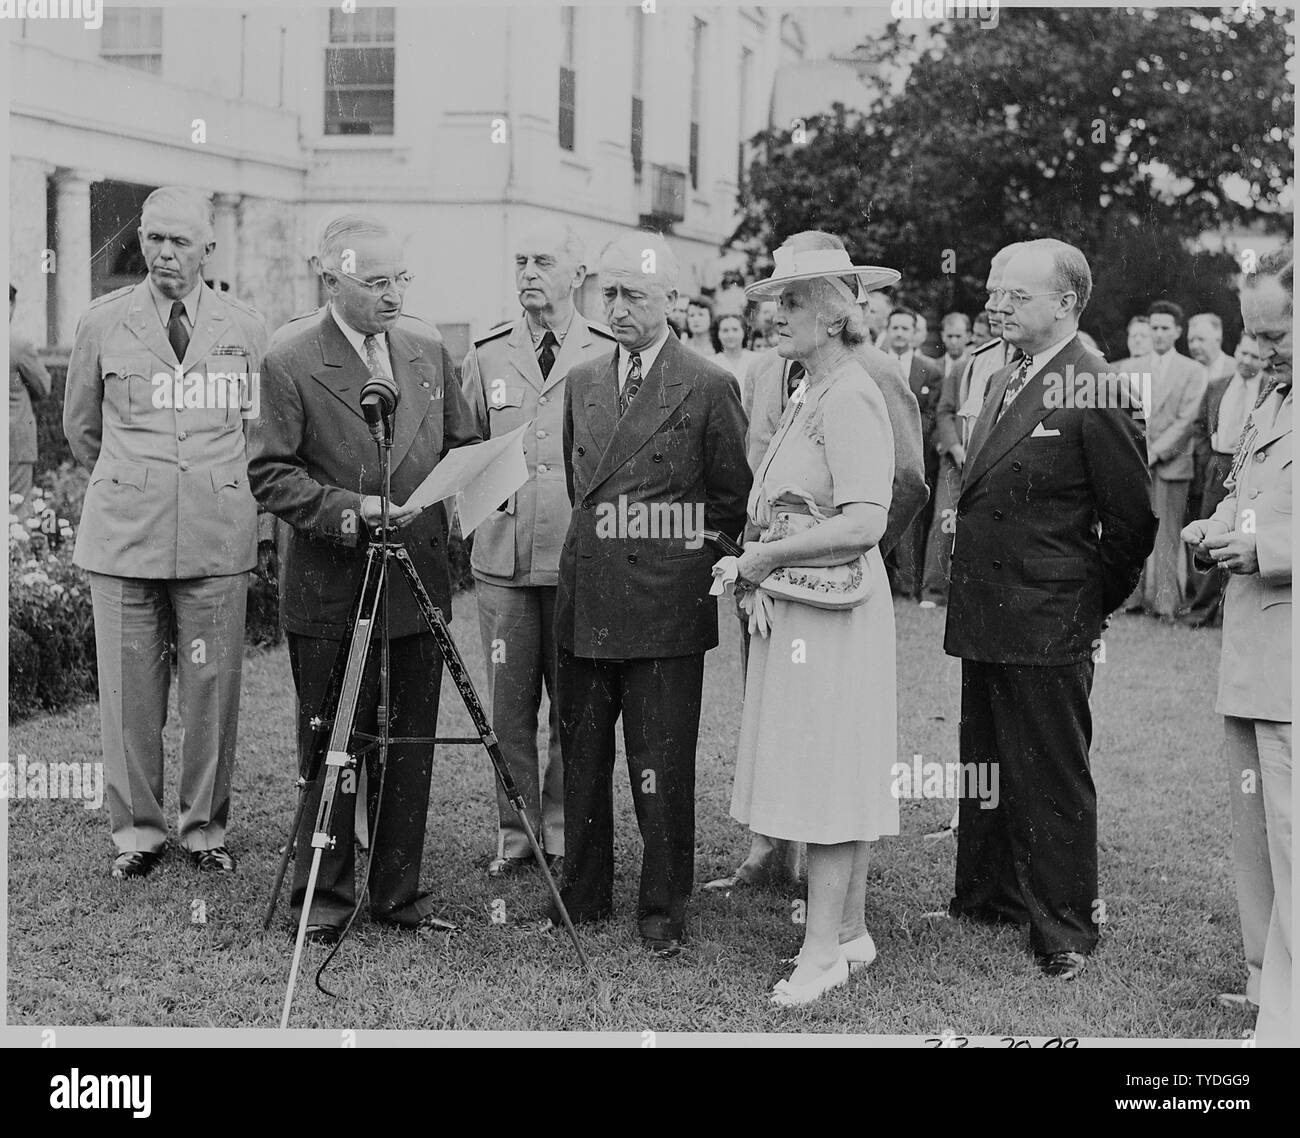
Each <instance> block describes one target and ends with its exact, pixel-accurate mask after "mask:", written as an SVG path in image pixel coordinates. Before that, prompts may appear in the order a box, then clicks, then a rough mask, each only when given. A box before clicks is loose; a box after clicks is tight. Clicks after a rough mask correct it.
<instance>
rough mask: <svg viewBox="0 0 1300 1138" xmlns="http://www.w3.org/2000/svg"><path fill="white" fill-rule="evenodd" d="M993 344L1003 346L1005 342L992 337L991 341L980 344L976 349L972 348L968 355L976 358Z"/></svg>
mask: <svg viewBox="0 0 1300 1138" xmlns="http://www.w3.org/2000/svg"><path fill="white" fill-rule="evenodd" d="M994 344H998V345H1005V344H1006V341H1005V340H1004V339H1002V337H1001V336H994V337H993V339H991V340H989V341H988V342H987V343H983V344H981V345H980V346H979V347H978V348H972V349H971V353H970V354H971V355H972V356H978V355H979V354H980V352H987V351H988V350H989V349H990V348H991V347H993V345H994Z"/></svg>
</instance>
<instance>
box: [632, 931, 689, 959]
mask: <svg viewBox="0 0 1300 1138" xmlns="http://www.w3.org/2000/svg"><path fill="white" fill-rule="evenodd" d="M641 943H642V945H644V946H645V950H646V951H647V952H648V953H649V954H650V955H651V956H652V957H654V958H655V959H656V960H672V959H673V958H674V957H676V956H680V955H681V952H682V942H681V941H680V940H677V939H675V938H666V939H665V938H660V937H649V936H645V937H642V938H641Z"/></svg>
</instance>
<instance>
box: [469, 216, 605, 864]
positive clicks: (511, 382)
mask: <svg viewBox="0 0 1300 1138" xmlns="http://www.w3.org/2000/svg"><path fill="white" fill-rule="evenodd" d="M586 275H587V266H586V254H585V252H584V250H583V246H582V242H581V240H580V239H579V237H578V235H577V234H576V233H575V232H574V231H573V230H572V229H571V228H569V227H568V226H567V225H562V224H558V223H553V224H549V225H546V226H543V227H539V228H538V229H536V230H535V231H534V232H533V233H532V234H530V235H527V236H525V237H524V239H523V240H521V241H520V242H519V243H518V245H517V246H516V251H515V287H516V289H517V290H518V292H519V303H520V305H521V306H522V308H523V314H522V315H521V316H520V317H519V319H518V320H515V321H513V322H511V323H507V324H503V325H501V326H499V327H497V328H494V329H492V331H490V332H489V333H488V334H487V335H486V336H484V337H483V338H482V339H481V340H476V341H475V343H474V347H473V348H472V349H471V351H470V353H469V354H468V355H467V356H466V357H465V362H464V365H463V366H462V368H461V374H462V376H463V377H464V379H463V390H464V395H465V402H466V403H468V404H469V408H470V411H471V413H472V414H473V417H474V423H475V426H477V428H478V430H479V432H480V434H482V436H483V437H484V438H485V439H486V438H490V437H491V436H492V435H500V434H503V433H505V432H509V431H512V430H514V429H515V428H516V427H518V426H519V425H520V424H522V423H526V422H528V421H529V420H532V426H531V427H530V428H529V429H528V430H527V431H526V432H525V434H524V457H525V460H526V461H527V463H528V481H527V482H526V483H524V485H523V486H521V487H520V488H519V490H518V491H517V492H516V493H514V494H511V495H510V497H509V498H508V499H506V501H504V502H503V503H502V504H501V509H499V510H498V511H497V512H496V513H494V514H493V515H492V516H491V517H489V518H488V519H487V520H486V521H485V522H483V523H482V524H481V525H480V526H479V527H478V529H477V530H476V531H475V533H474V546H473V550H472V551H471V554H470V568H471V570H472V571H473V573H474V591H475V594H476V596H477V599H478V617H479V630H480V632H481V633H482V636H483V655H484V657H485V658H486V659H487V661H488V707H489V714H490V715H491V718H492V726H493V729H494V730H495V731H496V733H497V738H498V739H499V740H500V741H501V750H502V752H503V753H504V755H505V758H506V762H507V763H508V764H509V766H510V773H511V774H512V775H513V776H514V781H515V785H516V786H517V787H518V788H519V791H520V793H521V794H522V795H523V798H524V802H525V804H526V806H527V809H528V821H529V824H530V825H531V826H532V827H533V830H534V831H535V832H536V834H537V836H538V840H539V842H540V843H541V845H542V847H543V848H544V849H545V851H546V860H547V862H548V863H549V864H551V865H552V866H553V867H554V866H555V863H556V862H557V861H558V860H559V859H560V858H561V857H563V856H564V773H563V766H562V763H561V759H560V729H559V719H558V711H557V709H556V702H555V660H556V655H555V630H554V624H555V589H556V583H557V581H558V579H559V568H560V547H561V546H562V545H563V544H564V535H565V533H566V532H567V530H568V527H569V517H570V514H571V513H572V508H571V506H570V504H569V494H568V490H567V488H566V486H565V480H564V450H563V441H564V440H563V434H564V387H565V383H564V381H565V379H566V377H567V376H568V374H569V369H570V368H571V367H573V366H574V365H575V364H578V363H581V362H583V361H584V360H591V359H595V358H596V357H597V356H600V355H603V354H607V353H609V352H611V351H613V349H614V347H615V346H616V344H617V341H615V339H614V337H613V336H612V335H611V334H610V332H609V330H608V329H607V328H605V327H603V326H602V325H599V324H592V323H589V322H588V321H587V320H585V319H584V318H583V317H582V315H581V314H580V313H579V312H578V311H577V309H576V308H575V307H574V302H573V298H574V293H575V292H577V290H578V289H579V288H581V287H582V282H583V280H584V279H585V278H586ZM543 683H545V685H546V692H547V697H548V699H549V701H550V717H549V736H548V746H547V751H546V753H545V754H544V755H541V756H539V754H538V747H537V715H538V709H539V706H540V703H541V695H542V684H543ZM497 812H498V822H499V829H498V831H497V851H496V856H495V857H494V858H493V859H492V861H491V863H490V864H489V865H488V875H489V876H491V877H500V876H503V875H505V874H509V873H513V872H516V871H518V870H520V869H522V868H524V867H525V866H527V865H529V864H530V863H531V862H532V855H531V852H530V850H529V846H528V838H527V836H526V834H525V833H524V829H523V827H522V826H521V825H520V822H519V819H518V817H517V816H516V814H515V811H514V808H513V807H512V806H511V805H510V802H509V800H508V799H507V798H506V797H505V794H504V793H503V792H502V790H501V787H500V785H498V786H497Z"/></svg>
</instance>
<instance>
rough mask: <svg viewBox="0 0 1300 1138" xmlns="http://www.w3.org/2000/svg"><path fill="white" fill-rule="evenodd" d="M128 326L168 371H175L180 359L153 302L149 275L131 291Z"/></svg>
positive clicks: (127, 310)
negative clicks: (173, 349) (173, 348)
mask: <svg viewBox="0 0 1300 1138" xmlns="http://www.w3.org/2000/svg"><path fill="white" fill-rule="evenodd" d="M126 326H127V327H128V328H130V329H131V331H132V332H133V333H134V334H135V336H136V338H137V339H138V340H139V341H140V342H141V343H142V344H143V345H144V346H145V347H146V348H148V349H149V351H151V352H152V353H153V354H154V355H155V356H156V357H157V358H158V359H159V360H161V361H162V362H163V364H164V365H165V366H166V367H167V370H168V371H171V372H175V370H176V366H177V364H178V363H179V362H180V361H179V360H178V359H177V358H176V353H175V352H173V351H172V345H171V341H170V340H168V339H167V329H166V328H164V327H163V325H162V321H161V320H159V319H158V309H157V308H156V307H155V305H154V302H153V293H152V292H150V291H149V280H148V278H147V277H146V278H145V279H144V280H142V281H141V282H140V283H139V284H138V285H136V286H135V289H134V291H133V292H132V293H131V303H130V304H128V305H127V309H126ZM191 342H192V341H191Z"/></svg>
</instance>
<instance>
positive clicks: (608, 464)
mask: <svg viewBox="0 0 1300 1138" xmlns="http://www.w3.org/2000/svg"><path fill="white" fill-rule="evenodd" d="M685 351H686V349H685V348H683V347H681V346H680V344H679V343H678V342H677V340H676V339H675V338H674V337H673V335H672V334H671V333H669V336H668V339H667V341H666V342H665V343H664V346H663V347H662V348H661V349H660V350H659V355H658V356H657V357H655V362H654V366H653V367H652V368H651V369H650V372H649V374H648V375H646V377H645V378H644V379H643V380H642V381H641V389H640V390H639V391H638V392H637V394H636V398H635V399H633V400H632V402H631V404H629V406H628V409H627V413H626V414H625V415H624V416H623V417H622V418H621V419H619V418H618V396H617V390H618V354H617V353H615V355H614V357H613V364H612V371H613V378H612V381H611V382H610V383H608V384H605V385H604V386H605V389H606V390H607V391H608V392H609V394H610V398H611V401H612V403H613V413H614V419H615V423H616V426H615V427H614V433H613V434H612V435H611V436H610V440H609V445H608V446H607V447H606V448H605V453H604V454H602V455H601V456H600V462H599V464H598V465H597V466H596V473H595V474H594V475H593V476H592V479H591V485H590V486H589V487H588V488H587V489H588V491H591V490H594V489H595V488H596V487H597V486H598V485H600V483H602V482H604V481H605V479H606V478H608V477H609V476H610V475H611V474H613V473H614V471H615V470H617V469H618V468H619V467H620V466H622V465H623V464H624V463H625V462H627V460H628V459H629V458H631V457H632V456H633V455H634V454H636V452H637V451H639V450H640V449H641V448H642V447H643V446H645V443H646V440H647V439H649V438H650V436H651V435H653V434H654V433H655V431H656V430H658V429H659V427H660V426H661V425H662V424H663V422H664V421H665V420H666V419H667V418H668V416H669V415H671V414H672V413H673V411H674V410H675V409H676V408H677V406H678V405H679V404H680V403H681V401H682V400H683V399H685V398H686V387H685V385H684V384H683V383H682V381H681V376H680V374H679V373H680V370H681V365H682V359H681V357H682V355H683V353H684V352H685ZM588 399H589V400H590V394H589V395H588ZM588 406H589V407H590V406H591V404H590V402H589V403H588Z"/></svg>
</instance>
